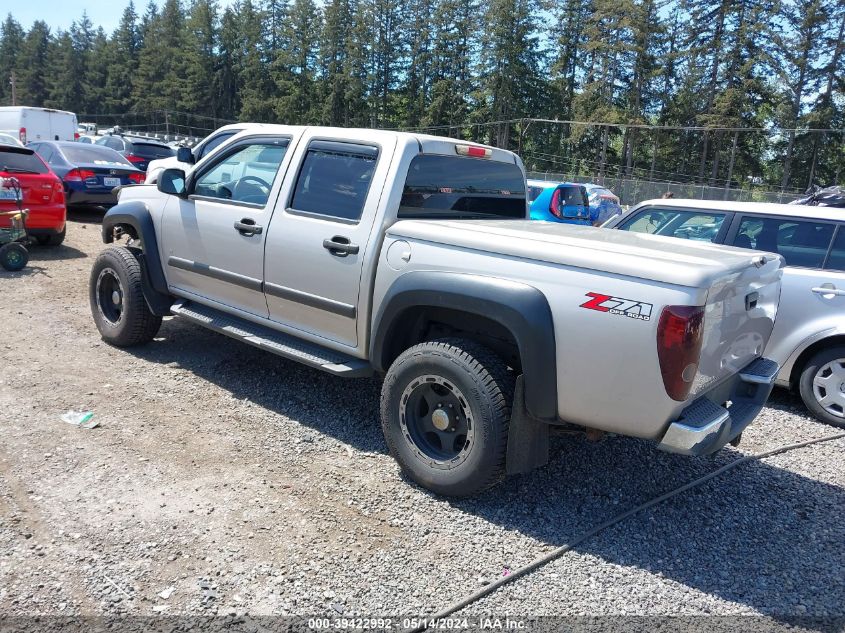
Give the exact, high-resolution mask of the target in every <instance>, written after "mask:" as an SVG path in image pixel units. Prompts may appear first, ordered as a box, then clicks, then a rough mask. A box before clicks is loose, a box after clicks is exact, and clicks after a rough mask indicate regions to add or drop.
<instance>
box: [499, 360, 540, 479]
mask: <svg viewBox="0 0 845 633" xmlns="http://www.w3.org/2000/svg"><path fill="white" fill-rule="evenodd" d="M523 382H524V379H523V376H519V377H517V379H516V388H515V389H514V393H513V407H512V409H511V421H510V427H509V430H508V452H507V457H506V463H505V465H506V472H507V474H508V475H517V474H520V473H527V472H530V471H532V470H534V469H535V468H539V467H540V466H545V465H546V464H548V463H549V425H548V424H546V423H545V422H542V421H540V420H537V419H535V418H532V417H531V416H530V415H529V414H528V411H527V410H526V408H525V388H524V386H523Z"/></svg>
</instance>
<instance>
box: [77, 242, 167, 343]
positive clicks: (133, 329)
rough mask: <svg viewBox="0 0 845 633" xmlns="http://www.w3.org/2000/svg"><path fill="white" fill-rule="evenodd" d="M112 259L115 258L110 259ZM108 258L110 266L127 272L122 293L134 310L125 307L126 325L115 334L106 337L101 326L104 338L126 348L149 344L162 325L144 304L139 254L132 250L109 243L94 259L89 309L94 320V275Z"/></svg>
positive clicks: (95, 308) (157, 317) (96, 317)
mask: <svg viewBox="0 0 845 633" xmlns="http://www.w3.org/2000/svg"><path fill="white" fill-rule="evenodd" d="M112 258H114V259H116V260H117V261H116V262H115V261H110V260H112ZM106 261H108V263H109V264H110V265H112V266H113V267H115V268H120V269H121V271H122V272H123V274H124V275H126V282H127V283H126V286H127V287H126V288H124V293H125V294H126V295H127V299H128V301H127V306H131V307H132V308H133V309H127V310H126V312H125V315H124V318H125V319H126V320H127V321H126V326H125V327H124V328H123V329H121V331H119V332H117V333H116V334H115V335H111V336H106V334H104V333H103V330H102V328H98V329H100V333H101V335H102V337H103V339H104V340H105V341H106V342H108V343H111V344H112V345H116V346H118V347H129V346H132V345H140V344H142V343H148V342H149V341H151V340H153V338H154V337H155V335H156V334H157V333H158V330H159V328H160V327H161V317H159V316H156V315H154V314H153V313H152V312H150V309H149V307H148V306H147V300H146V299H145V298H144V291H143V277H142V272H141V263H140V262H139V261H138V256H137V254H136V253H135V252H133V250H132V249H130V248H127V247H125V246H110V247H108V248H106V249H105V250H103V251H102V252H101V253H100V254H99V255H98V256H97V259H96V260H95V262H94V266H93V268H92V269H91V281H90V284H91V289H90V292H91V311H92V313H93V314H94V319H95V320H96V321H99V314H98V310H97V306H96V298H95V292H96V289H95V288H96V275H97V274H99V270H100V266H101V264H102V263H104V262H106Z"/></svg>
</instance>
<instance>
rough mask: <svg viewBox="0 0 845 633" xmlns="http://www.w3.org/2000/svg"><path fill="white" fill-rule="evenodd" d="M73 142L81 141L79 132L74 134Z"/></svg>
mask: <svg viewBox="0 0 845 633" xmlns="http://www.w3.org/2000/svg"><path fill="white" fill-rule="evenodd" d="M73 140H74V141H78V140H79V132H74V133H73Z"/></svg>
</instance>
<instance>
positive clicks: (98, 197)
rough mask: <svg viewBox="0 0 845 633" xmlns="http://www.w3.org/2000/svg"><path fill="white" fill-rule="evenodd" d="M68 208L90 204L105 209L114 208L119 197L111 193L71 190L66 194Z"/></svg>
mask: <svg viewBox="0 0 845 633" xmlns="http://www.w3.org/2000/svg"><path fill="white" fill-rule="evenodd" d="M65 197H66V199H67V205H68V206H74V205H80V204H90V205H97V206H103V207H113V206H114V205H116V204H117V196H115V195H114V194H113V193H112V192H111V191H110V190H109V191H97V192H95V191H80V190H76V189H71V190H70V191H67V192H66V193H65Z"/></svg>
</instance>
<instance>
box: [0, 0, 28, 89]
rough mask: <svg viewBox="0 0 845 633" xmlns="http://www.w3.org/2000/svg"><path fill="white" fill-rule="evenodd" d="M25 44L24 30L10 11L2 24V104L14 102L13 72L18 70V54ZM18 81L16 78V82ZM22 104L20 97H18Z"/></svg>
mask: <svg viewBox="0 0 845 633" xmlns="http://www.w3.org/2000/svg"><path fill="white" fill-rule="evenodd" d="M23 44H24V30H23V28H22V27H21V25H20V24H19V23H18V21H17V20H15V18H14V17H12V14H11V13H9V14H8V15H7V16H6V19H5V20H4V21H3V24H2V26H0V73H2V77H0V104H2V105H9V104H11V102H12V87H11V85H10V83H11V74H12V72H14V71H16V70H17V67H18V56H19V55H20V51H21V49H22V48H23ZM17 83H18V81H17V78H16V84H17ZM18 105H20V99H18Z"/></svg>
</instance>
